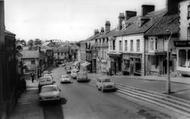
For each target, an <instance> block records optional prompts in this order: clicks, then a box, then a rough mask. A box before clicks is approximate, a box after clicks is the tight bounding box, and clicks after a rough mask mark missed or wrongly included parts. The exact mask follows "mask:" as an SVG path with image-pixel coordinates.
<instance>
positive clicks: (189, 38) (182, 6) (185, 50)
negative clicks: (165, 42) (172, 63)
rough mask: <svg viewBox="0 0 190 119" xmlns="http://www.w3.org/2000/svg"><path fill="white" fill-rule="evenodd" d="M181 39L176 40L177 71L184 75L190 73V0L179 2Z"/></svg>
mask: <svg viewBox="0 0 190 119" xmlns="http://www.w3.org/2000/svg"><path fill="white" fill-rule="evenodd" d="M179 17H180V18H179V24H180V25H179V27H180V30H179V34H180V35H179V40H180V41H176V42H175V46H176V51H177V71H178V72H179V73H180V74H182V75H188V76H189V75H190V45H189V43H190V2H189V0H182V1H181V2H179Z"/></svg>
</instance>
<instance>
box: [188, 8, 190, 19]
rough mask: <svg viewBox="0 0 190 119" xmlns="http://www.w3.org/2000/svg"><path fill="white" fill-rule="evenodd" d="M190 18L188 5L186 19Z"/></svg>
mask: <svg viewBox="0 0 190 119" xmlns="http://www.w3.org/2000/svg"><path fill="white" fill-rule="evenodd" d="M189 18H190V5H188V7H187V19H189Z"/></svg>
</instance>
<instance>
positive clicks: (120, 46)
mask: <svg viewBox="0 0 190 119" xmlns="http://www.w3.org/2000/svg"><path fill="white" fill-rule="evenodd" d="M119 51H122V41H121V40H120V41H119Z"/></svg>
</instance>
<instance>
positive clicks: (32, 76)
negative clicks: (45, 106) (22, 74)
mask: <svg viewBox="0 0 190 119" xmlns="http://www.w3.org/2000/svg"><path fill="white" fill-rule="evenodd" d="M31 78H32V83H33V82H34V73H33V72H32V74H31Z"/></svg>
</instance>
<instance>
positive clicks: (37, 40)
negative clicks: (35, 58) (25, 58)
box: [34, 38, 42, 46]
mask: <svg viewBox="0 0 190 119" xmlns="http://www.w3.org/2000/svg"><path fill="white" fill-rule="evenodd" d="M34 45H37V46H41V45H42V41H41V40H40V39H38V38H36V39H35V41H34Z"/></svg>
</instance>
